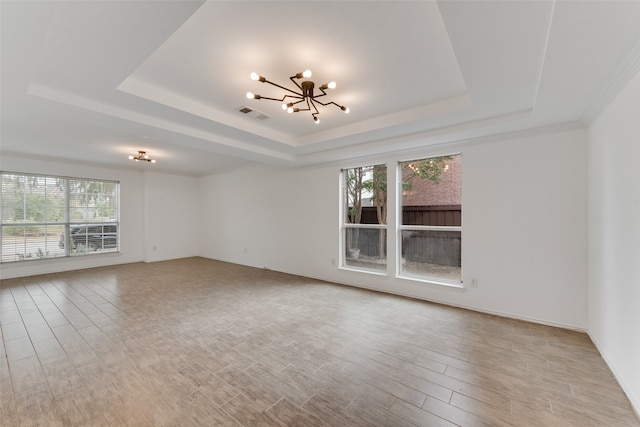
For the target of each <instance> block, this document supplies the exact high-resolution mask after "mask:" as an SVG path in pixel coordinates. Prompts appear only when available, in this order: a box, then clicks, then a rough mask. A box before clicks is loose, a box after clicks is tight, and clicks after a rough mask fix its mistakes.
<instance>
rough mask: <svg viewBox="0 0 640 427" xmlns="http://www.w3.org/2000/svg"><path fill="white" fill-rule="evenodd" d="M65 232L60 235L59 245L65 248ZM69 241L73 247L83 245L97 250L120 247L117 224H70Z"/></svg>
mask: <svg viewBox="0 0 640 427" xmlns="http://www.w3.org/2000/svg"><path fill="white" fill-rule="evenodd" d="M65 240H66V239H65V235H64V233H63V234H61V235H60V241H59V242H58V246H59V247H60V249H64V244H65ZM69 241H70V242H71V247H72V248H74V249H75V248H77V247H78V245H82V246H84V247H85V248H87V249H89V250H92V251H97V250H102V249H113V248H117V247H118V225H117V224H78V225H70V226H69Z"/></svg>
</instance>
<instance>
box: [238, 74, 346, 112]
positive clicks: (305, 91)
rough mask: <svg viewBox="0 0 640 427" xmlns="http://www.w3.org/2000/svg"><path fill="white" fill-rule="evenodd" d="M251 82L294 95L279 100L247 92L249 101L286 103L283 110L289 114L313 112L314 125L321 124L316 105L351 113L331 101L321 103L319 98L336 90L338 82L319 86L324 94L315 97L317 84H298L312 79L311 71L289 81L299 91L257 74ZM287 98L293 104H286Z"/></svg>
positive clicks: (252, 76)
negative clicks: (266, 100) (327, 91)
mask: <svg viewBox="0 0 640 427" xmlns="http://www.w3.org/2000/svg"><path fill="white" fill-rule="evenodd" d="M250 77H251V80H256V81H259V82H262V83H269V84H270V85H272V86H275V87H279V88H280V89H283V90H285V91H287V92H290V93H292V94H293V95H289V94H285V95H283V97H282V98H280V99H278V98H269V97H266V96H261V95H257V94H254V93H252V92H247V98H249V99H269V100H271V101H280V102H284V103H283V104H282V109H283V110H287V112H288V113H297V112H299V111H311V116H312V117H313V121H314V123H316V124H318V123H320V119H319V118H318V114H320V111H318V107H317V106H316V104H320V105H323V106H327V105H330V104H333V105H335V106H336V107H338V108H340V109H341V110H342V111H344V112H345V113H347V114H348V113H349V108H348V107H345V106H344V105H339V104H336V103H335V102H333V101H331V102H326V103H325V102H322V101H319V100H318V98H320V97H322V96H325V95H326V94H327V93H326V92H325V90H326V89H335V87H336V82H329V83H325V84H323V85H322V86H319V87H318V89H320V92H322V94H321V95H315V94H314V93H313V89H314V88H315V86H316V85H315V83H314V82H312V81H310V80H306V81H303V82H302V83H300V84H299V83H298V82H297V81H296V80H299V79H301V78H303V77H304V78H305V79H308V78H309V77H311V70H306V71H304V72H302V73H297V74H295V75H293V76H291V77H289V80H291V81H292V82H293V84H295V85H296V86H297V88H298V89H299V91H296V90H292V89H289V88H286V87H284V86H280V85H279V84H276V83H273V82H270V81H269V80H267V79H266V78H264V77H262V76H261V75H258V74H256V73H251V76H250ZM287 98H290V99H289V101H291V102H286V100H287ZM301 102H302V103H304V104H303V105H302V106H298V107H296V105H298V104H300V103H301ZM304 105H306V108H302V107H303V106H304Z"/></svg>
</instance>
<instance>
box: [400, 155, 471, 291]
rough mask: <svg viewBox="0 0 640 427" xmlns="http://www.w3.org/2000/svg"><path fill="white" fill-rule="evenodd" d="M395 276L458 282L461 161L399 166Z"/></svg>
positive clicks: (422, 161)
mask: <svg viewBox="0 0 640 427" xmlns="http://www.w3.org/2000/svg"><path fill="white" fill-rule="evenodd" d="M399 175H400V179H401V183H400V187H401V194H402V203H401V212H402V214H401V215H399V220H400V221H401V224H400V226H399V230H400V236H399V237H400V238H399V239H398V240H399V244H400V263H399V271H400V276H405V277H416V278H425V279H435V280H436V281H443V282H455V283H460V282H462V271H461V270H462V250H461V249H462V156H460V155H455V156H445V157H433V158H427V159H420V160H413V161H409V162H402V163H400V165H399Z"/></svg>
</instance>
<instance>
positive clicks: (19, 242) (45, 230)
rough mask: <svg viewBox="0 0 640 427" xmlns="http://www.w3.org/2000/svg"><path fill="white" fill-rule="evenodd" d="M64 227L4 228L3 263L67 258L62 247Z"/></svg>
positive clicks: (2, 237) (31, 226)
mask: <svg viewBox="0 0 640 427" xmlns="http://www.w3.org/2000/svg"><path fill="white" fill-rule="evenodd" d="M63 234H64V225H61V224H60V225H51V224H49V225H29V226H5V227H2V236H1V239H2V262H13V261H27V260H33V259H43V258H55V257H61V256H65V251H64V246H63V247H60V236H63Z"/></svg>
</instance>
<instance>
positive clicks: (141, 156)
mask: <svg viewBox="0 0 640 427" xmlns="http://www.w3.org/2000/svg"><path fill="white" fill-rule="evenodd" d="M129 160H134V161H136V162H149V163H155V162H156V161H155V159H150V158H149V155H148V154H147V152H146V151H140V150H138V155H137V156H129Z"/></svg>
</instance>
